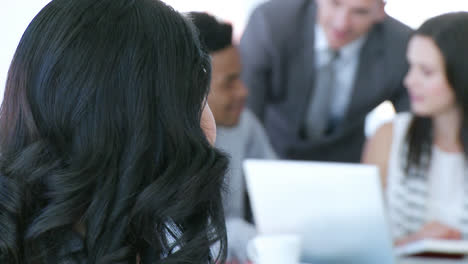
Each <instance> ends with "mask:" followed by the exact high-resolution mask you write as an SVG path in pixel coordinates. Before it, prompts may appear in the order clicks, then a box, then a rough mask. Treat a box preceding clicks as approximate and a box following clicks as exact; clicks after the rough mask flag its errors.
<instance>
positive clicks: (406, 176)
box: [363, 12, 468, 245]
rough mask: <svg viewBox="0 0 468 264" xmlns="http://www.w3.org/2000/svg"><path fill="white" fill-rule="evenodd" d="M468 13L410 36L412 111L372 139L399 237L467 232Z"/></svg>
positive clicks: (368, 156) (370, 156)
mask: <svg viewBox="0 0 468 264" xmlns="http://www.w3.org/2000/svg"><path fill="white" fill-rule="evenodd" d="M467 47H468V13H467V12H457V13H449V14H444V15H441V16H437V17H434V18H431V19H429V20H428V21H426V22H425V23H424V24H423V25H422V26H421V27H420V28H419V29H418V30H417V31H416V32H415V34H414V36H413V37H412V38H411V40H410V42H409V45H408V50H407V58H408V62H409V65H410V69H409V72H408V73H407V75H406V77H405V85H406V87H407V89H408V92H409V95H410V98H411V113H403V114H399V115H397V117H396V118H395V119H394V121H393V122H392V123H388V124H385V125H384V126H382V127H381V128H380V129H379V130H378V131H377V133H376V135H375V136H374V137H373V138H372V139H371V140H370V141H369V143H368V144H367V147H366V151H365V152H364V155H363V161H364V162H366V163H371V164H377V165H378V166H379V167H380V171H381V175H382V177H383V182H384V187H385V189H386V198H387V203H388V208H389V216H390V223H391V226H392V232H393V235H394V237H395V243H396V244H397V245H399V244H405V243H408V242H412V241H415V240H419V239H424V238H440V239H463V238H466V237H468V174H467V171H468V163H467V158H468V74H467V72H466V71H467V69H468V48H467Z"/></svg>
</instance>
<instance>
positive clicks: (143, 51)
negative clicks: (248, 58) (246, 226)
mask: <svg viewBox="0 0 468 264" xmlns="http://www.w3.org/2000/svg"><path fill="white" fill-rule="evenodd" d="M210 70H211V69H210V62H209V57H208V55H207V54H206V52H205V51H203V50H202V49H201V48H200V44H199V40H198V37H197V34H196V33H195V30H194V27H193V25H192V24H191V22H189V21H188V19H186V18H184V17H183V16H182V15H180V14H179V13H178V12H176V11H174V10H173V9H172V8H170V7H169V6H167V5H165V4H164V3H162V2H161V1H158V0H53V1H52V2H50V3H49V4H48V5H47V6H46V7H45V8H44V9H43V10H42V11H41V12H40V13H39V14H38V15H37V16H36V17H35V18H34V20H33V21H32V22H31V24H30V25H29V26H28V28H27V29H26V31H25V33H24V35H23V37H22V39H21V41H20V44H19V46H18V48H17V50H16V53H15V55H14V59H13V61H12V63H11V67H10V70H9V73H8V79H7V84H6V90H5V94H4V100H3V103H2V106H1V112H0V173H1V175H0V262H1V263H15V264H18V263H51V259H54V258H51V256H55V257H57V258H55V259H58V258H60V259H63V260H64V259H73V257H74V256H72V255H73V254H75V255H76V256H82V258H83V259H82V260H84V263H152V264H153V263H197V264H198V263H208V262H216V261H219V262H222V261H223V260H224V258H225V246H226V245H225V244H226V231H225V225H224V215H223V209H222V205H221V187H222V184H223V178H224V173H225V170H226V166H227V159H226V158H225V157H224V155H222V154H221V153H219V152H218V151H217V150H216V149H214V148H213V147H212V146H211V145H210V143H209V142H208V140H207V138H206V136H205V135H204V133H203V130H202V129H201V127H200V119H201V113H202V109H203V106H204V102H205V98H206V96H207V93H208V89H209V88H208V87H209V79H210ZM70 233H74V234H75V233H76V234H79V235H80V238H82V243H83V249H82V250H81V252H78V253H79V254H78V253H77V252H74V251H73V250H71V251H67V249H66V248H65V250H64V245H67V243H68V242H67V240H68V238H69V237H70V236H69V234H70ZM215 243H219V246H218V247H216V248H218V250H217V251H216V252H213V250H212V248H213V247H212V245H213V244H215ZM72 246H73V245H72ZM72 253H73V254H72ZM83 256H84V257H83ZM59 263H60V262H59ZM67 263H69V262H67ZM73 263H74V262H73ZM79 263H82V262H79Z"/></svg>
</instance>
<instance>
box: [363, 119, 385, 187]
mask: <svg viewBox="0 0 468 264" xmlns="http://www.w3.org/2000/svg"><path fill="white" fill-rule="evenodd" d="M392 135H393V124H392V123H385V124H384V125H382V126H381V127H380V128H379V129H378V130H377V132H376V133H375V134H374V135H373V136H372V137H371V138H369V139H368V140H367V142H366V144H365V146H364V151H363V153H362V157H361V162H362V163H365V164H373V165H377V167H379V172H380V177H381V179H382V185H383V187H384V189H385V187H386V184H387V168H388V161H389V158H390V151H391V148H392Z"/></svg>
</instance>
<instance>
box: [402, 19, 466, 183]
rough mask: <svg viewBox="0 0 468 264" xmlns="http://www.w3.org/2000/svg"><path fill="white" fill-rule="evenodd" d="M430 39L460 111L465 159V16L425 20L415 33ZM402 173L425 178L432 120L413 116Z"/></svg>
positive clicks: (431, 137)
mask: <svg viewBox="0 0 468 264" xmlns="http://www.w3.org/2000/svg"><path fill="white" fill-rule="evenodd" d="M414 34H415V35H420V36H424V37H429V38H431V39H432V40H433V41H434V43H435V44H436V46H437V47H438V48H439V50H440V52H441V53H442V57H443V59H444V63H445V74H446V76H447V80H448V82H449V84H450V86H451V87H452V88H453V91H454V93H455V99H456V104H457V105H458V106H459V107H460V108H461V112H462V126H461V132H460V137H461V138H460V142H462V144H463V150H464V153H465V156H467V158H468V155H467V154H468V74H467V69H468V12H454V13H448V14H444V15H440V16H436V17H434V18H431V19H429V20H427V21H426V22H425V23H424V24H423V25H421V27H420V28H419V29H417V30H416V32H415V33H414ZM406 143H407V144H406V146H407V147H406V148H405V149H404V152H405V154H404V155H405V156H406V165H405V167H406V168H405V169H406V172H407V174H408V175H409V176H418V177H425V175H426V173H425V171H427V169H428V167H429V163H430V157H431V150H432V144H433V133H432V120H431V118H429V117H421V116H415V117H414V118H413V120H412V121H411V124H410V127H409V130H408V133H407V136H406Z"/></svg>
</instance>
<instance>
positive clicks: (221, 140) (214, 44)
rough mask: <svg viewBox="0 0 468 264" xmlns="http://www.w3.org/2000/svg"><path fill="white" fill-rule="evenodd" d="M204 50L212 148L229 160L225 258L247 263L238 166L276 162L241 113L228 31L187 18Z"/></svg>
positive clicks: (248, 229) (202, 18)
mask: <svg viewBox="0 0 468 264" xmlns="http://www.w3.org/2000/svg"><path fill="white" fill-rule="evenodd" d="M189 15H190V17H191V18H192V20H193V22H194V23H195V25H196V26H197V27H198V29H199V31H200V39H201V41H202V43H203V44H204V45H205V46H206V48H207V49H208V51H209V53H210V56H211V63H212V77H211V83H210V93H209V94H208V104H209V105H210V107H211V110H212V111H213V115H214V118H215V121H216V124H217V139H216V147H218V148H219V149H221V150H223V151H225V152H226V153H227V154H229V156H230V163H229V171H228V174H227V179H226V183H227V193H226V196H225V197H224V199H223V201H224V207H225V213H226V220H227V221H226V222H227V223H226V224H227V230H228V259H229V260H237V261H240V262H242V263H243V262H244V261H246V259H247V258H246V252H245V251H246V250H245V248H246V245H247V242H248V240H249V239H250V238H252V237H253V236H254V235H255V228H254V226H253V225H252V224H251V223H249V222H248V220H250V219H249V218H250V217H249V214H250V208H249V205H248V200H247V199H246V187H245V179H244V176H243V173H242V161H243V160H244V159H246V158H265V159H272V158H275V157H276V154H275V153H274V151H273V149H272V147H271V145H270V143H269V141H268V138H267V136H266V133H265V131H264V130H263V127H262V125H261V124H260V123H259V121H258V120H257V119H256V117H255V116H254V115H253V114H252V112H250V110H248V109H246V108H245V101H246V98H247V95H248V93H247V89H246V87H245V86H244V83H243V82H242V80H241V79H240V74H241V71H242V66H241V65H242V63H241V60H240V55H239V51H238V48H237V46H236V45H235V44H234V43H233V40H232V26H231V25H230V24H228V23H225V22H222V21H218V20H217V19H216V18H215V17H213V16H211V15H209V14H207V13H201V12H192V13H190V14H189Z"/></svg>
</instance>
